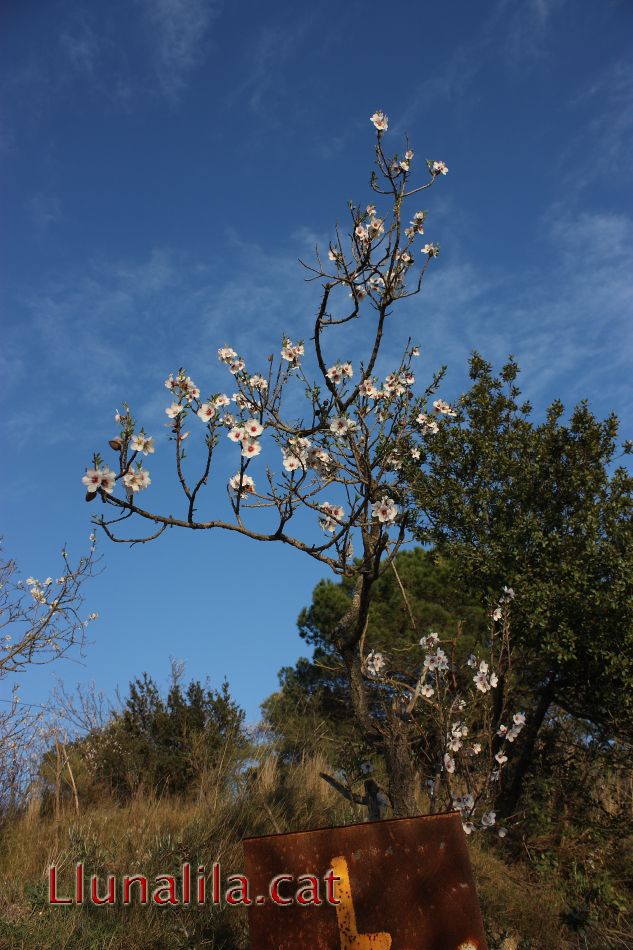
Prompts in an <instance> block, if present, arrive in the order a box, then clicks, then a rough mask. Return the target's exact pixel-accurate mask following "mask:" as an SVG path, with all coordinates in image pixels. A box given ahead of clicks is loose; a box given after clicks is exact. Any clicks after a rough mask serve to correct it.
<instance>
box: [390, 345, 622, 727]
mask: <svg viewBox="0 0 633 950" xmlns="http://www.w3.org/2000/svg"><path fill="white" fill-rule="evenodd" d="M518 373H519V368H518V366H517V365H516V363H515V362H514V361H513V360H512V359H510V360H509V361H508V363H507V364H506V365H505V366H504V367H503V368H502V370H501V372H500V374H499V375H498V376H495V375H494V374H493V372H492V367H491V365H490V364H489V363H487V362H486V361H485V360H483V359H482V358H481V357H480V356H479V355H478V354H475V355H473V357H472V358H471V361H470V376H471V379H472V381H473V384H472V387H471V389H470V390H469V391H468V392H467V393H466V394H465V395H464V396H462V398H461V401H460V410H459V414H458V418H457V419H456V420H455V422H454V423H451V422H449V421H447V420H446V421H444V422H443V423H442V425H441V426H440V428H439V432H438V433H437V434H435V435H434V434H429V435H427V437H426V451H425V453H424V454H423V457H422V459H421V461H420V463H419V464H415V463H412V462H409V464H408V466H407V472H406V474H407V477H408V479H409V483H410V486H411V489H412V493H413V497H414V499H415V502H416V504H417V506H418V509H419V512H420V517H419V530H418V537H419V539H420V540H421V541H423V542H424V543H427V544H428V543H431V544H433V545H434V546H435V547H436V549H437V550H438V551H439V552H441V553H443V554H444V555H446V556H447V557H448V558H450V560H451V562H452V563H453V564H454V565H455V568H456V571H457V572H458V574H459V576H460V578H461V580H462V582H463V584H464V586H465V588H467V589H468V590H469V591H470V592H471V593H472V594H473V595H474V596H475V597H477V599H478V600H479V602H480V603H482V604H483V603H486V602H489V601H490V598H491V597H492V598H494V597H497V596H498V595H499V592H500V591H501V588H502V587H503V585H509V586H511V587H513V588H514V589H515V591H516V599H515V601H514V602H513V605H512V619H511V626H512V641H513V646H514V648H515V650H516V649H517V648H518V650H519V652H520V655H521V657H522V660H521V661H520V667H519V670H518V672H519V673H520V678H521V679H522V681H524V682H526V683H527V684H528V686H529V689H530V691H531V692H532V693H534V691H535V690H537V689H540V688H542V687H543V685H544V684H546V683H547V684H550V686H551V688H552V691H553V701H555V702H556V703H557V704H558V705H559V706H561V707H562V708H564V709H566V710H568V711H569V712H572V713H573V714H574V715H576V716H580V717H584V718H585V719H587V720H590V721H591V722H593V723H595V724H600V725H602V726H604V727H607V728H608V729H609V730H610V731H611V732H612V734H614V735H625V734H628V735H629V736H630V724H631V722H633V716H632V713H633V689H632V687H633V517H632V515H633V491H632V490H633V478H632V477H631V475H630V474H629V473H628V472H627V470H626V469H625V468H622V467H619V468H616V467H614V463H615V461H616V455H617V452H618V441H617V439H618V419H617V417H616V416H615V415H610V416H609V417H608V418H607V419H605V420H599V419H597V418H596V417H595V416H594V415H593V414H592V413H591V412H590V410H589V408H588V406H587V403H586V402H581V403H580V404H579V405H578V406H576V408H575V409H574V410H573V412H572V413H571V416H570V418H569V421H568V422H565V421H564V420H563V414H564V407H563V405H562V403H560V402H559V401H555V402H553V403H552V405H551V406H550V407H549V409H548V410H547V413H546V419H545V421H544V422H542V423H535V422H533V421H532V420H531V418H530V417H531V412H532V408H531V406H530V404H529V403H527V402H523V401H521V399H520V396H521V393H520V390H519V388H518V386H517V384H516V380H517V377H518ZM627 451H628V447H627V446H626V445H625V447H624V453H625V454H626V453H627Z"/></svg>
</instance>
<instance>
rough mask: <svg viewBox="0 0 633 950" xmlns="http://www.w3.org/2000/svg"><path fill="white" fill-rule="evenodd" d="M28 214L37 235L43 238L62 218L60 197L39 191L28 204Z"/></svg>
mask: <svg viewBox="0 0 633 950" xmlns="http://www.w3.org/2000/svg"><path fill="white" fill-rule="evenodd" d="M26 212H27V214H28V216H29V218H30V220H31V223H32V224H33V227H34V228H35V231H36V233H37V234H38V235H39V236H42V235H43V234H44V233H45V232H46V231H48V229H49V227H50V226H51V225H52V224H54V223H55V222H56V221H58V220H59V218H60V217H61V214H62V203H61V199H60V198H59V196H58V195H53V194H47V193H46V192H41V191H38V192H36V193H35V194H33V195H31V197H30V198H29V199H28V201H27V202H26Z"/></svg>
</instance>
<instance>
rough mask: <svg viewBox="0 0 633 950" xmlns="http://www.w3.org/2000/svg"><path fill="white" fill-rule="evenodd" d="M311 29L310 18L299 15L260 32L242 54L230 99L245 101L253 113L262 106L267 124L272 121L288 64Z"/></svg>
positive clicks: (311, 18) (273, 120) (285, 77)
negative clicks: (241, 69) (239, 73)
mask: <svg viewBox="0 0 633 950" xmlns="http://www.w3.org/2000/svg"><path fill="white" fill-rule="evenodd" d="M313 26H314V18H313V17H312V16H304V15H302V16H301V17H300V18H298V19H296V20H295V21H294V22H286V23H284V25H283V26H280V25H279V24H275V25H274V26H272V25H270V26H266V27H264V28H263V29H262V30H260V32H259V33H258V34H257V36H256V38H255V40H254V41H253V43H252V44H249V49H248V51H247V53H246V54H245V57H244V68H243V71H242V75H243V79H242V81H241V82H240V83H239V84H238V85H237V87H236V89H235V90H234V92H233V95H232V98H233V100H234V101H236V102H238V101H242V100H246V101H247V102H248V105H249V107H250V109H251V110H252V111H254V112H257V111H258V110H259V109H260V108H262V106H264V105H265V106H266V118H267V122H269V123H270V122H275V121H276V119H277V116H276V114H275V107H276V106H277V105H278V103H279V98H280V96H281V94H282V92H283V91H284V88H285V87H284V80H287V76H286V75H285V73H286V70H287V66H288V63H289V62H290V60H292V59H293V57H298V56H299V55H300V49H301V45H302V43H303V42H304V41H305V39H306V37H307V36H309V35H310V34H311V32H312V29H313ZM295 108H296V105H295ZM279 119H281V117H279ZM285 119H286V120H287V116H285Z"/></svg>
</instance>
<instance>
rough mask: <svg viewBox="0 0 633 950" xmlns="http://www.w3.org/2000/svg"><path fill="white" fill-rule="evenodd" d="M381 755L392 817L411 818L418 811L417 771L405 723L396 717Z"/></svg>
mask: <svg viewBox="0 0 633 950" xmlns="http://www.w3.org/2000/svg"><path fill="white" fill-rule="evenodd" d="M383 754H384V757H385V764H386V766H387V775H388V777H389V797H390V799H391V805H392V808H393V814H394V817H395V818H413V816H414V815H417V814H418V811H419V808H418V802H417V797H416V787H417V779H418V775H417V769H416V767H415V762H414V759H413V756H412V754H411V747H410V745H409V738H408V729H407V726H406V723H404V722H403V721H402V720H401V719H399V718H397V717H396V716H394V717H393V719H392V722H391V728H390V729H389V732H388V734H387V736H386V738H385V741H384V748H383Z"/></svg>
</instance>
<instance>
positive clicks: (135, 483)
mask: <svg viewBox="0 0 633 950" xmlns="http://www.w3.org/2000/svg"><path fill="white" fill-rule="evenodd" d="M150 483H151V478H150V477H149V472H148V471H146V470H145V469H144V468H141V467H140V465H139V467H138V468H136V469H129V470H128V471H127V472H126V473H125V475H124V476H123V484H124V485H125V487H126V488H127V489H128V490H129V491H132V492H137V491H141V490H142V489H143V488H147V487H148V485H149V484H150Z"/></svg>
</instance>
